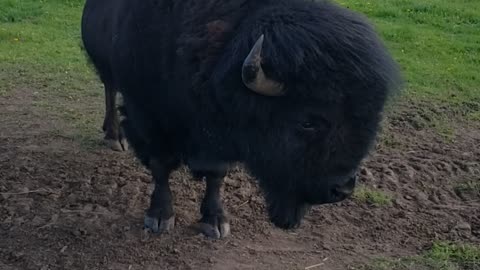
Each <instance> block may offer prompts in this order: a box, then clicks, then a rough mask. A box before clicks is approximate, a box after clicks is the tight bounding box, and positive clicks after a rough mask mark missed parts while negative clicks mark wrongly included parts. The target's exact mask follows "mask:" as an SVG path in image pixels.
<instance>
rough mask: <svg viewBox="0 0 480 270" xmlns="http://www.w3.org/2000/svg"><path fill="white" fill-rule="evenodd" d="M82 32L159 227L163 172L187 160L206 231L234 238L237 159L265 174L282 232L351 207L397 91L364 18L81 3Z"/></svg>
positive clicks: (165, 183) (315, 5)
mask: <svg viewBox="0 0 480 270" xmlns="http://www.w3.org/2000/svg"><path fill="white" fill-rule="evenodd" d="M82 38H83V42H84V46H85V48H86V51H87V53H88V56H89V58H90V59H91V60H92V62H93V63H94V65H95V67H96V70H97V71H98V73H99V76H100V78H101V80H102V81H103V83H104V84H105V87H106V89H117V90H118V91H119V92H120V93H121V95H122V96H123V105H122V106H121V113H122V115H123V119H122V121H121V127H122V129H123V130H124V132H125V137H126V138H127V140H128V142H129V145H130V146H131V148H132V149H133V150H134V152H135V155H136V157H137V158H138V159H139V160H140V161H141V162H142V164H143V165H144V166H145V167H146V168H148V169H149V170H150V171H151V173H152V177H153V181H154V183H155V188H154V191H153V193H152V195H151V201H150V206H149V208H148V209H147V210H146V213H145V219H144V226H145V229H146V230H147V231H151V232H154V233H161V232H168V231H170V230H171V229H173V227H174V224H175V218H174V216H175V215H174V209H173V207H172V192H171V190H170V186H169V175H170V173H171V172H172V171H173V170H175V169H177V168H178V167H179V166H180V165H182V164H184V165H186V166H188V168H189V169H190V171H191V172H192V175H193V178H195V179H205V182H206V191H205V195H204V198H203V201H202V203H201V208H200V211H201V215H202V217H201V219H200V221H199V222H200V224H201V225H202V226H200V227H201V228H202V232H203V233H204V234H205V235H207V236H209V237H214V238H218V237H225V236H227V235H228V234H229V232H230V227H229V222H228V215H227V212H226V211H225V210H224V207H223V205H222V202H221V199H220V192H221V186H222V180H223V178H224V176H225V175H226V173H227V171H228V169H229V166H231V165H232V164H236V163H241V164H244V166H245V167H246V168H247V169H248V171H249V173H251V174H252V175H253V176H254V177H255V178H256V179H258V182H259V186H260V187H261V189H262V191H263V194H264V197H265V201H266V206H267V209H268V215H269V218H270V220H271V222H272V223H273V224H274V225H275V226H277V227H280V228H283V229H291V228H296V227H298V226H299V225H300V224H301V221H302V219H303V217H304V215H305V214H306V212H307V211H308V209H309V208H310V206H313V205H320V204H327V203H335V202H340V201H342V200H345V199H346V198H348V197H349V196H350V195H351V194H352V192H353V191H354V188H355V184H356V179H357V177H356V173H357V170H358V167H359V166H360V165H359V164H360V163H361V161H362V160H363V159H364V158H365V157H366V156H367V155H368V153H369V151H370V149H371V147H372V145H373V143H374V141H375V139H376V136H377V133H378V130H379V127H380V121H381V119H382V114H383V111H384V107H385V104H386V102H387V101H388V99H389V96H390V95H391V94H392V93H393V92H394V91H395V90H398V89H400V87H399V86H400V85H401V76H400V72H399V69H398V67H397V64H396V63H395V61H394V60H393V59H392V57H391V56H390V54H389V52H388V50H387V49H386V48H385V46H384V44H383V43H382V41H381V39H380V38H379V36H378V35H377V33H376V32H375V30H374V28H373V27H372V26H371V24H370V23H369V22H368V20H367V19H366V18H364V16H362V15H359V14H357V13H355V12H352V11H349V10H348V9H346V8H343V7H341V6H339V5H336V4H334V3H331V2H329V1H324V0H319V1H306V0H183V1H172V0H143V1H129V0H87V1H86V5H85V8H84V13H83V20H82Z"/></svg>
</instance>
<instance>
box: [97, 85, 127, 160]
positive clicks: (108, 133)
mask: <svg viewBox="0 0 480 270" xmlns="http://www.w3.org/2000/svg"><path fill="white" fill-rule="evenodd" d="M104 86H105V118H104V120H103V126H102V129H103V132H104V134H105V137H104V140H105V143H106V144H107V146H108V147H109V148H110V149H112V150H114V151H127V150H128V142H127V140H126V138H125V136H124V134H123V130H122V128H121V127H120V124H119V113H118V111H117V103H118V101H117V97H121V95H120V93H117V91H116V90H115V88H114V87H113V84H112V83H111V82H109V81H108V80H104Z"/></svg>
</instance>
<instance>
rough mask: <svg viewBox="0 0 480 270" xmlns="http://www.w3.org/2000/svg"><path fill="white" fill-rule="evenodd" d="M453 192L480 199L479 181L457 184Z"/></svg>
mask: <svg viewBox="0 0 480 270" xmlns="http://www.w3.org/2000/svg"><path fill="white" fill-rule="evenodd" d="M454 191H455V192H456V193H457V194H465V193H467V194H472V195H473V196H477V197H480V181H478V180H477V181H475V180H474V181H467V182H464V183H459V184H457V185H456V186H455V187H454Z"/></svg>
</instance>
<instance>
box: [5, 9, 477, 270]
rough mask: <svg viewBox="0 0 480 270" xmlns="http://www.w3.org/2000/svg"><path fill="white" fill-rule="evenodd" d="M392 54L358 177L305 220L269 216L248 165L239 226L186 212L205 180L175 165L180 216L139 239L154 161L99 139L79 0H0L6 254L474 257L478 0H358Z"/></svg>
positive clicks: (272, 263)
mask: <svg viewBox="0 0 480 270" xmlns="http://www.w3.org/2000/svg"><path fill="white" fill-rule="evenodd" d="M340 3H341V4H342V5H345V6H349V7H351V8H352V9H356V10H359V11H362V12H365V13H366V14H367V15H368V16H369V17H371V18H372V19H373V20H374V22H375V24H376V25H377V26H378V27H379V29H380V31H381V33H382V36H383V37H384V38H385V40H386V42H387V45H388V46H389V48H390V49H391V50H392V52H393V53H394V56H395V58H396V59H398V60H399V62H400V64H401V66H402V69H403V70H404V73H405V77H406V78H407V91H406V94H405V95H404V96H401V97H399V98H398V101H397V102H398V103H397V105H395V106H393V107H391V108H389V111H388V117H387V119H386V120H385V125H384V126H385V128H384V130H383V132H382V134H381V136H380V138H379V142H378V144H377V146H376V148H375V151H374V152H373V153H372V154H371V155H370V157H369V158H368V159H367V160H366V161H365V162H364V164H363V166H362V170H361V177H360V185H361V186H360V187H359V189H358V191H357V192H356V194H355V196H354V198H352V199H349V200H347V201H345V202H342V203H338V204H334V205H325V206H319V207H315V208H314V209H313V210H312V211H311V212H310V213H309V214H308V215H307V217H306V220H305V222H304V224H303V225H302V226H301V228H299V229H297V230H295V231H282V230H279V229H276V228H274V227H273V226H272V225H271V224H270V223H269V222H268V220H267V218H266V213H265V211H264V206H263V199H262V197H261V195H260V194H259V191H258V189H257V186H256V184H255V181H254V179H252V178H251V177H249V176H248V174H246V173H245V172H244V171H243V170H242V169H241V168H236V169H235V170H232V171H231V172H230V174H229V175H228V177H227V178H226V184H225V188H224V192H223V197H224V201H225V206H226V208H227V210H228V211H229V213H230V215H231V218H232V221H231V226H232V235H231V237H229V238H228V239H224V240H209V239H205V238H204V237H203V236H202V235H198V234H197V233H196V232H195V231H194V230H193V229H192V228H191V227H190V225H191V224H193V223H194V222H195V221H196V220H197V219H198V218H199V210H198V205H199V201H200V199H201V195H202V191H203V188H204V186H203V185H202V184H201V183H197V182H193V181H190V180H189V179H190V176H189V174H188V171H187V170H186V169H184V168H182V169H181V170H179V171H177V172H175V173H174V174H173V175H172V177H171V182H172V188H173V192H174V200H175V204H174V206H175V209H176V213H177V215H178V216H177V218H178V225H177V227H176V230H175V231H174V232H173V233H172V234H170V235H165V236H159V237H154V238H150V239H142V237H141V228H142V223H143V210H144V209H145V207H146V206H147V203H148V199H149V195H148V194H149V192H150V190H151V187H150V176H149V174H148V172H147V171H145V170H144V169H143V168H142V167H141V166H140V165H139V164H138V163H137V162H136V161H135V160H134V158H133V156H132V155H131V154H130V153H118V152H111V151H110V150H108V149H106V148H105V147H104V146H103V145H102V144H101V138H102V132H101V128H100V127H101V122H102V120H103V119H102V116H103V108H104V107H103V96H102V95H103V93H102V89H101V85H100V83H99V82H98V80H97V79H96V78H95V76H94V74H93V72H92V70H91V69H90V68H89V67H88V66H87V64H86V61H85V59H84V56H83V55H82V52H81V49H80V35H79V22H80V14H81V8H82V5H83V1H80V0H69V1H68V0H63V1H60V0H45V1H34V0H5V1H2V2H1V3H0V269H7V270H10V269H44V270H46V269H313V270H316V269H334V270H336V269H339V270H340V269H364V270H367V269H373V270H378V269H402V270H403V269H427V270H430V269H469V270H470V269H480V250H479V247H480V123H479V120H480V114H479V112H480V86H479V85H480V82H479V77H478V76H479V74H480V72H479V71H480V70H479V69H480V68H479V64H480V35H478V29H480V3H479V2H478V1H473V0H472V1H464V0H462V1H460V0H453V1H447V0H440V1H438V0H435V1H434V0H422V1H410V0H402V1H393V0H383V1H380V0H376V1H355V0H348V1H346V0H342V1H340Z"/></svg>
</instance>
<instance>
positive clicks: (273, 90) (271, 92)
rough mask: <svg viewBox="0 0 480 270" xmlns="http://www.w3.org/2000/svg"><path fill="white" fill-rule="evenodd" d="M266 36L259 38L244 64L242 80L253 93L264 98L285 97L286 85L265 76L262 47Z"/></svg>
mask: <svg viewBox="0 0 480 270" xmlns="http://www.w3.org/2000/svg"><path fill="white" fill-rule="evenodd" d="M263 40H264V35H263V34H262V35H261V36H260V38H258V40H257V42H255V45H253V48H252V50H251V51H250V53H249V54H248V56H247V58H245V61H244V62H243V67H242V80H243V83H244V84H245V85H246V86H247V87H248V88H249V89H250V90H252V91H254V92H256V93H258V94H261V95H264V96H283V95H284V94H285V91H284V84H283V83H281V82H277V81H274V80H271V79H269V78H267V77H266V76H265V73H264V72H263V69H262V65H261V64H262V46H263Z"/></svg>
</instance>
